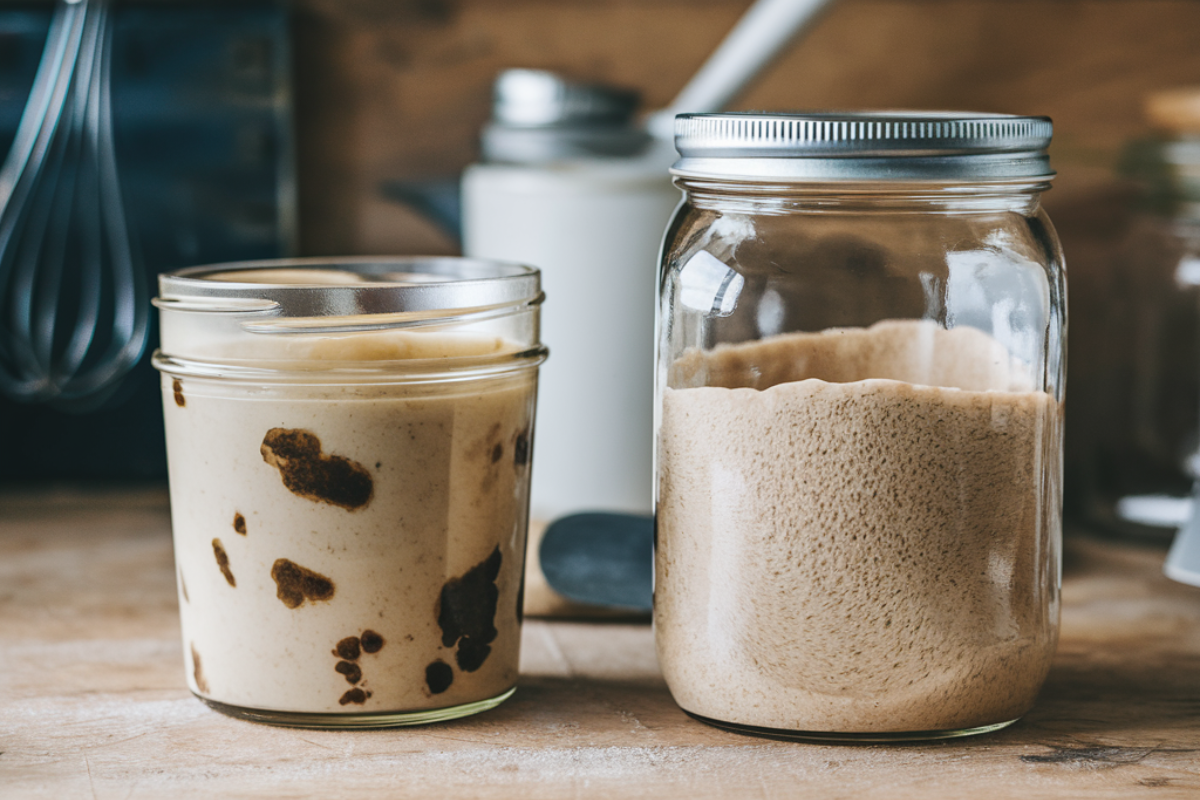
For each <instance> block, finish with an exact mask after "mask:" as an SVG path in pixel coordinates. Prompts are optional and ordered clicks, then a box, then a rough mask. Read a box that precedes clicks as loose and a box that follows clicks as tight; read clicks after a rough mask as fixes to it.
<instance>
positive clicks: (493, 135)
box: [463, 70, 680, 522]
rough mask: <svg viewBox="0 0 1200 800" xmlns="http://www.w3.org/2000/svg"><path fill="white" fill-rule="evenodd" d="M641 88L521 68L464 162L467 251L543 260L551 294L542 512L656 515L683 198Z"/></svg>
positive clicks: (508, 78)
mask: <svg viewBox="0 0 1200 800" xmlns="http://www.w3.org/2000/svg"><path fill="white" fill-rule="evenodd" d="M635 107H636V96H634V95H632V94H630V93H626V92H621V91H619V90H614V89H611V88H609V87H603V86H594V85H581V84H573V83H568V82H566V81H564V80H562V79H561V78H559V77H557V76H555V75H552V74H550V73H545V72H536V71H531V70H510V71H508V72H505V73H504V74H502V75H501V76H500V78H499V80H498V81H497V84H496V107H495V119H494V121H493V122H492V123H491V124H490V125H489V126H488V128H487V129H486V130H485V131H484V137H483V151H484V161H483V162H481V163H478V164H474V165H472V166H470V167H469V168H468V169H467V170H466V172H465V173H464V175H463V250H464V253H465V254H466V255H468V256H472V257H478V258H496V259H502V260H511V261H517V262H520V263H525V264H532V265H535V266H537V267H538V268H539V269H541V271H542V285H543V287H544V288H545V291H546V296H547V298H548V299H549V302H548V303H547V304H546V306H545V308H544V310H543V314H542V334H543V338H542V340H543V341H544V342H545V343H546V344H547V346H548V347H549V348H550V349H551V350H552V351H553V353H554V359H553V360H552V361H550V362H548V364H547V365H546V366H545V367H543V368H542V373H541V378H540V381H541V383H540V389H539V391H540V403H539V409H540V410H539V417H538V437H537V441H536V442H535V445H534V452H535V455H536V458H535V460H534V464H535V466H534V472H533V487H532V499H531V514H532V516H533V518H534V519H540V520H542V521H545V522H550V521H553V520H555V519H557V518H559V517H562V516H563V515H566V514H570V513H574V512H581V511H616V512H628V513H639V514H649V513H650V510H651V486H652V483H651V474H652V470H651V458H652V445H651V443H652V436H653V433H652V431H653V422H652V414H653V397H654V393H653V380H652V376H653V360H654V351H653V345H652V343H653V341H654V337H653V331H654V297H655V272H656V269H655V265H656V262H657V256H658V249H659V245H660V243H661V239H662V230H663V228H664V227H665V226H666V223H667V220H668V219H669V217H670V216H671V213H672V211H673V210H674V208H675V206H676V205H677V204H678V201H679V199H680V193H679V191H678V190H677V189H676V188H675V187H674V186H673V185H672V183H671V177H670V174H669V173H668V167H669V166H670V163H671V160H672V157H671V156H672V154H671V153H667V154H665V156H664V154H663V153H662V152H661V151H660V150H658V149H655V147H654V144H653V142H652V140H651V139H650V138H649V136H647V135H646V134H645V133H644V132H643V131H641V130H640V129H638V128H636V127H634V126H633V125H632V123H631V118H632V113H633V111H634V109H635Z"/></svg>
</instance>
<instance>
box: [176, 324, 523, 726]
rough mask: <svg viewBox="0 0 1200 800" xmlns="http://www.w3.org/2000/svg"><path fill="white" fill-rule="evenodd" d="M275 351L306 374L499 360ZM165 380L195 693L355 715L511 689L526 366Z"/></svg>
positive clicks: (296, 342) (429, 341) (349, 342)
mask: <svg viewBox="0 0 1200 800" xmlns="http://www.w3.org/2000/svg"><path fill="white" fill-rule="evenodd" d="M275 338H277V339H278V342H279V346H278V352H277V353H275V354H276V355H280V356H283V355H286V357H287V358H289V359H295V358H301V359H303V358H308V359H310V361H311V363H310V364H309V367H310V368H312V369H314V370H315V369H316V368H318V367H319V366H320V363H321V362H322V361H324V360H326V359H334V360H344V361H356V360H357V361H362V360H371V359H395V358H411V357H431V356H432V357H444V356H457V357H459V358H466V359H469V358H470V357H471V356H473V355H480V356H482V355H489V354H494V353H496V352H500V351H503V350H505V349H515V348H512V347H510V346H509V345H508V344H507V343H505V342H503V341H500V340H496V339H489V338H480V337H465V336H461V335H460V336H451V335H449V334H436V333H399V332H388V333H369V334H355V335H349V336H338V337H325V338H322V339H317V340H316V341H315V342H311V341H308V339H309V338H310V337H294V336H293V337H286V336H284V337H275ZM262 341H263V342H264V344H263V345H262V347H261V350H260V352H259V353H258V355H260V356H268V355H270V354H271V353H272V350H273V345H272V344H271V341H272V337H269V336H268V337H264V338H263V340H262ZM238 355H239V356H240V357H244V355H245V353H244V352H239V354H238ZM163 380H164V392H163V396H164V403H165V409H166V426H167V444H168V451H169V460H170V474H171V505H172V518H173V525H174V534H175V552H176V560H177V564H178V567H179V576H178V577H179V603H180V610H181V616H182V624H183V639H184V651H185V658H186V662H187V674H188V681H189V684H190V686H191V688H192V690H193V691H194V692H196V693H197V694H199V695H200V696H202V697H204V698H207V699H210V700H216V701H219V702H222V703H226V704H230V705H234V706H240V707H245V708H251V709H270V710H278V711H295V712H310V713H311V712H316V713H321V712H332V713H343V714H346V713H351V714H357V713H363V714H366V713H372V712H399V711H415V710H422V709H437V708H448V707H452V706H456V705H461V704H463V703H469V702H475V701H480V700H484V699H489V698H493V697H496V696H497V695H500V694H502V693H504V692H505V691H507V690H508V689H509V688H511V687H512V686H513V685H514V683H515V681H516V677H517V659H518V645H519V614H520V609H519V606H520V597H519V587H520V576H521V574H522V570H523V563H524V547H525V527H526V518H525V513H526V512H525V507H526V503H527V497H528V477H529V453H530V445H531V442H530V436H531V427H532V423H533V408H534V394H535V385H536V383H535V381H536V379H535V370H531V369H526V370H523V371H521V372H519V373H516V374H511V373H510V374H508V375H503V376H499V377H493V378H489V379H487V380H479V379H477V380H473V381H457V382H443V383H427V384H400V383H393V384H387V385H384V384H374V385H371V384H359V385H322V384H321V382H320V381H321V378H320V377H319V376H316V375H315V374H314V377H313V379H312V380H307V381H299V382H298V384H305V383H306V384H309V385H273V386H261V385H259V386H255V385H250V384H246V383H237V382H234V381H229V380H207V379H202V378H191V377H183V378H179V377H174V376H172V375H170V374H166V373H164V376H163Z"/></svg>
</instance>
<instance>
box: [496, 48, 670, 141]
mask: <svg viewBox="0 0 1200 800" xmlns="http://www.w3.org/2000/svg"><path fill="white" fill-rule="evenodd" d="M639 100H640V98H639V95H638V93H637V92H635V91H632V90H629V89H624V88H621V87H617V86H609V85H607V84H601V83H584V82H580V81H572V80H568V79H567V78H564V77H562V76H561V75H557V74H555V73H553V72H547V71H545V70H533V69H510V70H505V71H504V72H502V73H501V74H500V76H499V77H498V78H497V79H496V83H495V87H494V94H493V104H492V119H491V121H490V122H489V123H488V124H487V125H486V126H485V127H484V129H483V135H482V138H481V145H482V149H483V155H484V158H486V159H487V160H489V161H501V162H508V163H517V164H542V163H548V162H551V161H556V160H560V159H569V158H580V157H593V156H626V155H634V154H637V153H639V152H641V151H642V150H644V149H645V148H646V146H647V145H648V144H649V142H650V135H649V134H648V133H646V131H644V130H642V129H641V128H639V127H637V126H636V125H634V114H635V113H636V112H637V107H638V102H639Z"/></svg>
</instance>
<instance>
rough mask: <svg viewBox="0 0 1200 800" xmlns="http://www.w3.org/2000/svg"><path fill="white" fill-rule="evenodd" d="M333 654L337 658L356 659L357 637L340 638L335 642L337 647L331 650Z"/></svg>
mask: <svg viewBox="0 0 1200 800" xmlns="http://www.w3.org/2000/svg"><path fill="white" fill-rule="evenodd" d="M333 654H334V655H335V656H337V657H338V658H344V659H346V660H347V661H357V660H358V637H357V636H347V637H346V638H345V639H342V640H341V641H340V642H338V643H337V649H335V650H334V651H333Z"/></svg>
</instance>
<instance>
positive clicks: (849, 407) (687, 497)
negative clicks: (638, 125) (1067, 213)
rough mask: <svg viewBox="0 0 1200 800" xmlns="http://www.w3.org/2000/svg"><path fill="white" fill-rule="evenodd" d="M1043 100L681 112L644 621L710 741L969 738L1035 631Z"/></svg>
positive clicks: (1048, 383)
mask: <svg viewBox="0 0 1200 800" xmlns="http://www.w3.org/2000/svg"><path fill="white" fill-rule="evenodd" d="M1050 135H1051V124H1050V121H1049V120H1048V119H1046V118H1043V117H1010V116H1003V115H983V114H941V113H917V112H912V113H903V112H897V113H847V114H838V113H828V114H754V113H741V114H711V115H691V114H684V115H681V116H680V117H678V118H677V127H676V146H677V148H678V150H679V153H680V159H679V161H678V162H676V164H675V167H674V169H673V170H672V171H673V173H674V174H675V175H676V182H677V184H678V185H679V187H680V188H681V189H683V191H684V193H685V199H684V203H683V204H682V205H681V206H680V208H679V210H678V211H677V213H676V215H675V217H674V219H673V220H672V222H671V225H670V227H669V228H668V231H667V236H666V242H665V244H664V246H663V254H662V266H661V274H660V284H659V328H658V350H657V367H656V375H657V378H656V381H657V383H656V392H657V410H658V418H657V425H656V427H657V431H656V447H657V450H656V467H657V495H656V523H657V549H656V558H655V605H654V622H655V631H656V643H657V650H658V658H659V662H660V664H661V665H662V669H663V673H664V675H665V677H666V681H667V684H668V686H669V688H670V691H671V693H672V695H673V696H674V698H675V699H676V701H677V702H678V703H679V705H680V706H681V707H682V708H683V709H684V710H685V711H687V712H688V713H689V714H691V715H693V716H695V717H697V718H699V719H702V720H704V721H706V722H710V723H713V724H716V725H719V726H723V727H728V728H732V729H734V730H738V731H743V732H751V733H763V734H768V735H776V736H779V735H782V736H792V737H798V738H818V739H852V740H860V741H888V740H903V739H922V738H945V737H952V736H962V735H968V734H974V733H982V732H986V731H990V730H995V729H998V728H1001V727H1004V726H1005V725H1008V724H1010V723H1011V722H1013V721H1014V720H1016V719H1017V718H1019V717H1020V716H1022V715H1023V714H1024V713H1025V712H1026V711H1028V709H1029V708H1030V706H1031V705H1032V704H1033V701H1034V697H1035V696H1036V694H1037V692H1038V690H1039V688H1040V687H1041V685H1042V682H1043V680H1044V679H1045V677H1046V674H1047V671H1048V669H1049V665H1050V660H1051V657H1052V655H1053V652H1054V648H1055V644H1056V641H1057V632H1058V617H1059V580H1060V566H1059V565H1060V548H1061V543H1060V542H1061V513H1062V506H1061V476H1062V436H1061V435H1062V401H1063V390H1064V363H1065V362H1064V335H1065V277H1064V272H1063V265H1062V258H1061V253H1060V250H1059V245H1058V241H1057V237H1056V235H1055V233H1054V230H1053V227H1052V226H1051V224H1050V222H1049V220H1048V218H1047V217H1046V215H1045V213H1044V212H1043V210H1042V209H1041V206H1040V202H1039V196H1040V194H1041V192H1042V191H1044V190H1045V189H1047V188H1049V182H1050V179H1051V178H1052V176H1053V172H1052V171H1051V169H1050V166H1049V161H1048V158H1047V155H1046V149H1047V147H1048V145H1049V142H1050Z"/></svg>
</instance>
